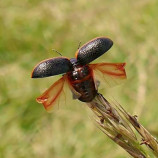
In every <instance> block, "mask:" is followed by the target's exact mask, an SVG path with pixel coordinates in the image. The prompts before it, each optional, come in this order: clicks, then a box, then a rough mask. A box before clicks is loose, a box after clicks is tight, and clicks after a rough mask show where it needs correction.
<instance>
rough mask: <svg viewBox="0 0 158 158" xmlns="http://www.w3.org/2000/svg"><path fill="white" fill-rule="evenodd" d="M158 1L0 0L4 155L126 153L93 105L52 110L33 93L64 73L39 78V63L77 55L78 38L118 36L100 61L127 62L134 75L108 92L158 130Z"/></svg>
mask: <svg viewBox="0 0 158 158" xmlns="http://www.w3.org/2000/svg"><path fill="white" fill-rule="evenodd" d="M157 10H158V1H157V0H139V1H130V0H117V1H115V0H100V1H98V0H94V1H85V0H75V1H72V0H67V1H63V0H62V1H61V0H53V1H51V0H46V1H41V0H14V1H12V0H1V1H0V116H1V117H0V118H1V121H0V157H2V158H28V157H35V158H70V157H75V158H103V157H104V158H105V157H108V158H125V157H129V155H128V154H127V153H125V151H124V150H123V149H121V148H120V147H118V146H117V145H115V144H114V143H113V142H112V141H111V140H109V138H106V137H105V135H104V134H103V133H102V132H100V131H99V130H98V129H97V128H96V127H95V126H94V124H93V123H92V121H91V119H89V115H90V113H89V111H87V109H88V108H86V106H84V104H83V103H82V105H81V103H80V102H78V101H76V102H75V103H76V104H73V105H70V106H68V107H63V108H60V110H58V111H55V112H54V113H52V114H48V113H46V111H45V110H44V108H43V107H42V105H40V104H38V103H36V101H35V98H36V97H37V96H39V95H40V94H41V93H42V92H43V91H44V90H45V89H46V88H48V87H49V86H50V85H51V84H52V83H53V82H54V81H56V80H57V79H58V78H59V76H58V77H51V78H45V79H38V80H33V79H31V78H30V74H31V71H32V68H33V67H34V65H36V64H37V63H38V62H39V61H41V60H43V59H46V58H50V57H55V56H58V54H56V53H55V52H52V51H51V50H52V49H56V50H58V51H59V52H61V53H62V54H63V55H64V56H67V57H69V58H71V57H74V54H75V51H76V50H77V47H78V43H79V41H81V42H82V44H84V43H85V42H87V41H89V40H91V39H92V38H94V37H97V36H107V37H109V38H111V39H112V40H113V41H114V46H113V47H112V48H111V49H110V51H109V52H108V53H107V54H105V55H103V56H102V57H100V58H99V59H97V60H96V61H95V62H103V61H104V62H126V63H127V66H126V71H127V76H128V80H127V81H126V82H125V83H124V84H122V85H120V86H117V87H114V88H112V89H110V90H107V89H105V90H102V91H101V92H102V93H103V94H104V95H105V94H106V93H107V92H108V93H107V94H110V95H112V96H114V97H115V99H116V100H117V101H118V102H119V103H121V105H122V106H123V107H124V108H125V109H127V111H129V112H130V113H133V114H137V115H138V116H139V118H138V119H139V120H140V122H141V123H142V124H143V125H144V126H145V127H146V128H148V129H149V130H150V131H152V132H153V133H155V134H158V132H157V129H158V123H157V122H158V117H157V114H158V106H157V104H158V97H157V95H158V84H157V79H158V61H157V60H158V47H157V43H158V31H157V28H158V20H157Z"/></svg>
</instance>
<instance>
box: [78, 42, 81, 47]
mask: <svg viewBox="0 0 158 158" xmlns="http://www.w3.org/2000/svg"><path fill="white" fill-rule="evenodd" d="M80 46H81V41H80V42H79V44H78V49H79V48H80Z"/></svg>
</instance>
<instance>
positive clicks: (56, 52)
mask: <svg viewBox="0 0 158 158" xmlns="http://www.w3.org/2000/svg"><path fill="white" fill-rule="evenodd" d="M52 51H54V52H56V53H58V54H59V55H60V56H62V54H61V53H60V52H58V51H57V50H55V49H52Z"/></svg>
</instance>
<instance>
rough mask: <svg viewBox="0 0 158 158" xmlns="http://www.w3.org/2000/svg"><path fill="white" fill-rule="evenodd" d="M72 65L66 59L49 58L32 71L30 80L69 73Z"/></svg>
mask: <svg viewBox="0 0 158 158" xmlns="http://www.w3.org/2000/svg"><path fill="white" fill-rule="evenodd" d="M71 68H72V64H71V62H70V60H69V59H67V58H66V57H57V58H51V59H47V60H44V61H41V62H40V63H39V64H38V65H36V66H35V68H34V69H33V71H32V76H31V77H32V78H43V77H49V76H54V75H59V74H63V73H66V72H68V71H70V70H71Z"/></svg>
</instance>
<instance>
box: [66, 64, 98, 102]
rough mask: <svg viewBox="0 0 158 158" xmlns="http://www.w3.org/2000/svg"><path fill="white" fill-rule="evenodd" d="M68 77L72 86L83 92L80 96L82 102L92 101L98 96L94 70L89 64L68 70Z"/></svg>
mask: <svg viewBox="0 0 158 158" xmlns="http://www.w3.org/2000/svg"><path fill="white" fill-rule="evenodd" d="M67 75H68V79H69V82H70V84H71V85H72V87H73V88H74V89H75V90H76V91H77V92H79V93H80V94H81V97H80V98H78V99H79V100H80V101H82V102H90V101H92V100H93V98H94V97H95V96H96V93H97V90H96V88H95V84H94V79H93V72H92V70H91V69H90V67H89V66H87V65H85V66H79V67H75V69H74V71H71V72H68V73H67Z"/></svg>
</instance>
